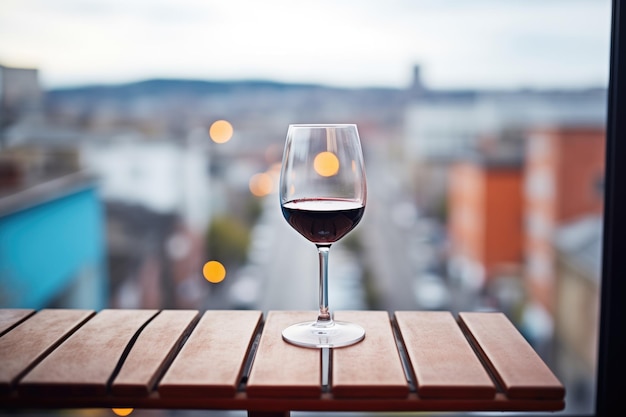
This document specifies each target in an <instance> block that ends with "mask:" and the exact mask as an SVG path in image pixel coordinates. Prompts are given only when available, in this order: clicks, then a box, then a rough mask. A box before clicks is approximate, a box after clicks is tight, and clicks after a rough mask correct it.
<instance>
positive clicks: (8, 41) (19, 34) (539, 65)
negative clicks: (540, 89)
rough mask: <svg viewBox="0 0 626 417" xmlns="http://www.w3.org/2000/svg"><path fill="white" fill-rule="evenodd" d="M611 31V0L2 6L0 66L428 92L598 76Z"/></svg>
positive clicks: (120, 0) (155, 0) (52, 79)
mask: <svg viewBox="0 0 626 417" xmlns="http://www.w3.org/2000/svg"><path fill="white" fill-rule="evenodd" d="M609 27H610V1H609V0H577V1H563V0H551V1H507V2H501V1H498V0H476V1H473V2H466V1H457V0H437V1H435V0H415V1H407V0H389V1H365V0H361V1H356V0H339V1H336V0H316V1H313V0H302V1H297V2H294V1H287V0H266V1H263V2H255V1H245V0H229V1H227V2H224V1H206V0H180V1H177V2H171V1H165V0H151V1H150V0H135V1H126V0H89V1H88V0H56V1H54V2H49V1H45V0H17V1H12V0H4V1H3V2H2V3H0V63H3V64H5V65H12V64H13V63H17V64H18V65H19V64H22V63H30V65H29V66H37V67H39V68H40V69H41V73H42V78H43V79H44V81H45V83H46V84H48V85H60V84H79V83H84V82H117V81H123V80H133V79H140V78H147V77H151V76H162V77H165V76H169V77H194V78H207V79H211V78H218V79H219V78H270V79H277V80H285V81H304V82H325V83H328V84H339V85H388V86H398V87H402V86H406V85H407V84H408V82H410V75H411V66H412V65H413V64H414V63H423V64H424V66H425V71H424V73H425V75H426V77H427V81H429V82H431V83H433V84H434V85H437V86H462V85H466V86H470V85H479V84H483V85H484V84H490V83H491V84H494V85H522V84H524V85H531V86H532V85H540V84H543V85H545V84H550V83H558V82H564V81H567V82H569V83H576V82H589V81H590V80H595V81H598V80H599V82H606V80H607V73H608V44H609V43H608V42H609V29H607V28H609ZM561 62H562V63H563V65H561V64H560V63H561ZM519 63H523V64H524V65H523V66H520V65H519Z"/></svg>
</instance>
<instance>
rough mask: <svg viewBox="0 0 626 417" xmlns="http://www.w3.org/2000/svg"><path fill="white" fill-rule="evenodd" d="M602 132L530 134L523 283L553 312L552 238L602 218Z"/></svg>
mask: <svg viewBox="0 0 626 417" xmlns="http://www.w3.org/2000/svg"><path fill="white" fill-rule="evenodd" d="M604 158H605V130H604V129H603V128H582V127H568V128H558V129H542V130H536V131H533V132H531V133H530V134H529V135H528V137H527V140H526V158H525V161H526V162H525V168H524V171H525V174H524V178H525V180H524V201H525V203H524V213H525V223H526V227H525V229H526V233H525V241H524V246H525V254H526V265H525V266H526V274H525V275H526V283H527V287H528V290H529V293H530V295H531V297H532V298H533V299H534V300H536V301H538V302H539V303H540V304H541V305H543V306H544V308H546V309H547V311H549V312H550V313H554V309H555V296H556V294H555V291H556V284H555V282H556V277H555V262H556V255H555V250H554V233H555V231H556V229H557V228H558V227H559V226H562V225H565V224H568V223H572V222H575V221H577V220H580V219H582V218H584V217H587V216H589V215H602V210H603V203H604V193H603V188H604V166H605V161H604Z"/></svg>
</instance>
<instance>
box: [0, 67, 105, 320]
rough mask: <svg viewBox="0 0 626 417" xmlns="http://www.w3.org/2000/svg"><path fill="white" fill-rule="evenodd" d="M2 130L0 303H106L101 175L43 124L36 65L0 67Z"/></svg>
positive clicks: (91, 305) (21, 305)
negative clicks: (91, 172) (89, 169)
mask: <svg viewBox="0 0 626 417" xmlns="http://www.w3.org/2000/svg"><path fill="white" fill-rule="evenodd" d="M0 137H1V141H0V145H1V146H0V306H2V307H16V308H45V307H73V308H92V309H101V308H104V307H106V306H107V305H108V271H107V267H106V257H107V251H106V239H105V211H104V205H103V202H102V199H101V196H100V192H99V186H98V182H97V180H96V178H95V177H93V176H91V175H89V174H87V173H86V172H84V171H83V170H82V169H81V166H80V161H79V159H80V157H79V151H78V149H77V147H76V145H75V143H72V142H71V141H67V140H66V139H67V135H60V136H59V135H56V136H55V135H54V134H53V133H51V132H50V131H49V130H48V129H46V126H45V122H44V118H43V95H42V91H41V87H40V85H39V79H38V71H37V70H36V69H23V68H9V67H5V66H0Z"/></svg>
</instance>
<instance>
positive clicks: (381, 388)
mask: <svg viewBox="0 0 626 417" xmlns="http://www.w3.org/2000/svg"><path fill="white" fill-rule="evenodd" d="M334 319H335V320H342V321H348V322H354V323H357V324H359V325H361V326H362V327H363V328H364V329H365V339H363V340H362V341H361V342H359V343H357V344H356V345H353V346H348V347H345V348H339V349H333V350H332V378H331V381H332V393H333V395H334V396H335V397H337V398H348V397H352V398H376V397H392V398H394V397H395V398H403V397H406V396H407V395H408V393H409V387H408V382H407V378H406V375H405V373H404V369H403V367H402V361H401V358H400V353H399V352H398V347H397V345H396V343H395V337H394V334H393V329H392V327H391V320H390V319H389V313H387V312H386V311H354V312H351V311H340V312H337V313H336V314H335V316H334Z"/></svg>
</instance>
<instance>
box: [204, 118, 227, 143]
mask: <svg viewBox="0 0 626 417" xmlns="http://www.w3.org/2000/svg"><path fill="white" fill-rule="evenodd" d="M209 136H210V137H211V140H212V141H213V142H215V143H226V142H228V141H229V140H230V139H231V138H232V137H233V126H232V125H231V124H230V123H229V122H227V121H226V120H217V121H216V122H214V123H213V124H212V125H211V128H210V129H209Z"/></svg>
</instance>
